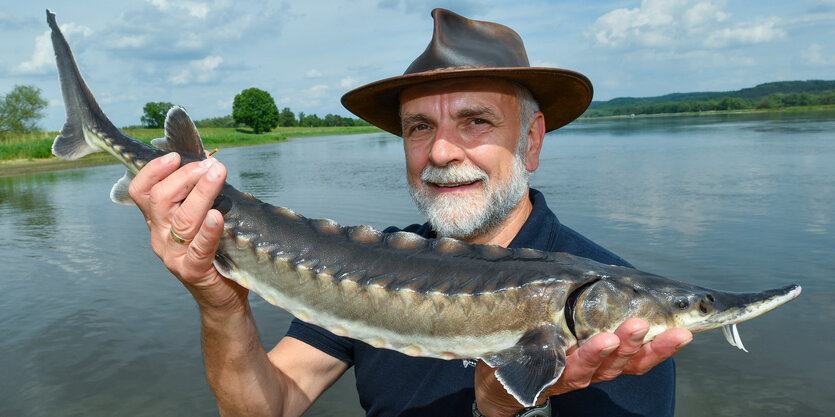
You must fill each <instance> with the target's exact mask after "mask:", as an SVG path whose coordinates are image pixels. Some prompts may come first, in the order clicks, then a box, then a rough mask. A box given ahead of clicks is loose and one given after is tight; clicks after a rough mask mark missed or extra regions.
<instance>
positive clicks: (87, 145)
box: [46, 10, 206, 205]
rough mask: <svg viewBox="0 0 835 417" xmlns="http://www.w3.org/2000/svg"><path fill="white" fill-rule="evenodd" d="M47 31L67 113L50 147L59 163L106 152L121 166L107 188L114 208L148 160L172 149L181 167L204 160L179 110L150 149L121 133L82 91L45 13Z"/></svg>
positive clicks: (127, 198)
mask: <svg viewBox="0 0 835 417" xmlns="http://www.w3.org/2000/svg"><path fill="white" fill-rule="evenodd" d="M46 20H47V23H48V24H49V27H50V28H51V29H52V46H53V49H54V50H55V60H56V63H57V65H58V76H59V78H60V80H61V93H62V95H63V98H64V105H65V107H66V110H67V121H66V122H65V123H64V126H63V128H62V129H61V133H60V134H59V135H58V136H57V137H56V138H55V142H54V143H53V144H52V153H53V154H55V156H57V157H59V158H63V159H70V160H72V159H78V158H80V157H82V156H84V155H87V154H89V153H93V152H100V151H106V152H107V153H110V154H111V155H113V156H114V157H115V158H116V159H118V160H119V161H120V162H122V163H123V164H124V165H125V166H126V167H127V168H128V170H127V172H126V173H125V175H124V176H123V177H122V178H120V179H119V180H118V181H117V182H116V184H115V185H114V186H113V188H112V189H111V190H110V199H111V200H113V201H114V202H116V203H119V204H126V205H132V204H133V200H131V198H130V195H129V194H128V186H129V185H130V182H131V180H133V178H134V176H135V175H136V173H137V172H138V171H139V170H140V169H141V168H142V167H143V166H144V165H145V164H146V163H147V162H149V161H150V160H151V159H154V158H156V157H159V156H162V155H163V154H164V152H162V151H161V150H165V151H174V152H177V153H179V154H180V155H182V156H183V163H185V162H189V161H194V160H201V159H205V158H206V155H205V153H204V151H203V142H202V141H201V139H200V135H199V134H198V133H197V128H196V127H195V126H194V123H193V122H192V121H191V118H189V116H188V114H186V112H185V110H183V108H181V107H176V106H175V107H172V108H171V109H170V110H169V111H168V114H167V115H166V119H165V137H164V138H160V139H154V140H153V141H152V143H153V144H154V145H155V146H157V148H159V149H155V148H153V147H151V146H148V145H146V144H145V143H143V142H140V141H138V140H136V139H134V138H131V137H129V136H127V135H125V134H124V133H122V132H121V131H120V130H119V129H118V128H116V126H114V125H113V123H112V122H110V120H109V119H108V118H107V116H106V115H105V114H104V112H102V110H101V108H100V107H99V105H98V103H96V99H95V97H93V94H92V93H91V92H90V90H89V88H87V84H86V83H85V82H84V79H83V78H82V77H81V72H80V71H79V69H78V65H77V64H76V62H75V58H73V54H72V51H71V50H70V46H69V44H68V43H67V40H66V39H65V38H64V35H63V34H62V33H61V29H60V28H59V27H58V24H57V22H56V20H55V14H54V13H52V12H50V11H49V10H47V11H46Z"/></svg>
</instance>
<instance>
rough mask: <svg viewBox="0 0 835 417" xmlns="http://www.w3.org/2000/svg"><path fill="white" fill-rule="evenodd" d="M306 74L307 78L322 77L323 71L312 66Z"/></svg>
mask: <svg viewBox="0 0 835 417" xmlns="http://www.w3.org/2000/svg"><path fill="white" fill-rule="evenodd" d="M304 76H305V77H307V78H322V76H323V74H322V72H321V71H319V70H317V69H315V68H312V69H309V70H307V72H305V73H304Z"/></svg>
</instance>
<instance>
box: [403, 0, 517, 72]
mask: <svg viewBox="0 0 835 417" xmlns="http://www.w3.org/2000/svg"><path fill="white" fill-rule="evenodd" d="M432 17H433V18H434V20H435V29H434V33H433V34H432V40H431V41H430V42H429V46H427V47H426V50H425V51H423V53H422V54H420V56H418V57H417V59H415V60H414V61H413V62H412V64H411V65H409V68H407V69H406V72H404V75H406V74H415V73H419V72H426V71H433V70H438V69H442V68H455V67H530V64H529V62H528V54H527V53H526V52H525V45H524V44H523V43H522V38H521V37H520V36H519V34H518V33H516V32H515V31H514V30H513V29H511V28H509V27H507V26H504V25H501V24H498V23H493V22H483V21H479V20H471V19H467V18H466V17H463V16H461V15H459V14H456V13H453V12H451V11H449V10H446V9H434V10H432Z"/></svg>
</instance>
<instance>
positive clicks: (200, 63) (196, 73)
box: [168, 56, 223, 85]
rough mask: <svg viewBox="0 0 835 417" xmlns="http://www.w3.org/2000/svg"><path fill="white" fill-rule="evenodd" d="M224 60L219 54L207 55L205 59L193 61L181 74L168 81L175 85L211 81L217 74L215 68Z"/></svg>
mask: <svg viewBox="0 0 835 417" xmlns="http://www.w3.org/2000/svg"><path fill="white" fill-rule="evenodd" d="M222 62H223V58H222V57H219V56H207V57H205V58H203V59H198V60H195V61H191V62H189V64H188V67H187V68H184V69H183V70H182V71H180V73H179V74H177V75H175V76H173V77H171V78H169V79H168V81H170V82H171V83H172V84H174V85H180V84H188V83H191V82H198V83H205V82H208V81H211V80H212V79H213V78H214V76H215V69H216V68H217V67H218V66H219V65H220V64H221V63H222Z"/></svg>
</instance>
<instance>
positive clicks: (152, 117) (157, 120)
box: [141, 101, 174, 129]
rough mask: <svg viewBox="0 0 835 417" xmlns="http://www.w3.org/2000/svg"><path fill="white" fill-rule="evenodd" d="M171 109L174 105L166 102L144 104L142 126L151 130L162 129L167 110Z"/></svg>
mask: <svg viewBox="0 0 835 417" xmlns="http://www.w3.org/2000/svg"><path fill="white" fill-rule="evenodd" d="M172 107H174V105H173V104H171V103H169V102H167V101H151V102H148V103H145V107H143V108H142V111H143V112H145V114H144V115H142V119H141V120H142V124H143V125H145V127H147V128H152V129H153V128H160V127H163V126H164V125H165V115H166V114H168V110H170V109H171V108H172Z"/></svg>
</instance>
